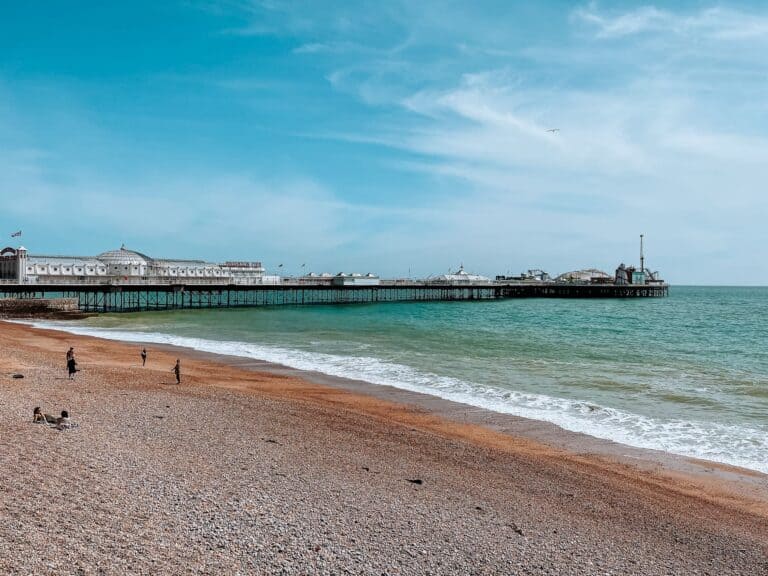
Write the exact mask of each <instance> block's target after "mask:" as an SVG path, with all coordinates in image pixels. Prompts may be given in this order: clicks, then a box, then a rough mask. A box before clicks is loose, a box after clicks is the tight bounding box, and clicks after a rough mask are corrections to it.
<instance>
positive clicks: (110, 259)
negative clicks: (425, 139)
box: [96, 246, 152, 265]
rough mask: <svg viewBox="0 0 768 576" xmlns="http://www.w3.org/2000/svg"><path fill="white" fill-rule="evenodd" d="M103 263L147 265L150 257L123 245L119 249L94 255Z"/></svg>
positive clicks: (150, 259)
mask: <svg viewBox="0 0 768 576" xmlns="http://www.w3.org/2000/svg"><path fill="white" fill-rule="evenodd" d="M96 258H97V259H99V260H101V261H102V262H104V263H105V264H138V265H147V264H149V263H150V262H151V261H152V258H150V257H149V256H147V255H145V254H142V253H141V252H134V251H133V250H128V249H127V248H126V247H125V246H121V247H120V249H119V250H110V251H108V252H103V253H101V254H99V255H98V256H96Z"/></svg>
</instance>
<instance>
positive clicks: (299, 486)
mask: <svg viewBox="0 0 768 576" xmlns="http://www.w3.org/2000/svg"><path fill="white" fill-rule="evenodd" d="M70 346H73V347H74V349H75V354H76V357H77V360H78V363H79V367H80V368H81V370H82V371H81V372H79V373H78V374H77V375H76V378H75V380H74V381H72V382H71V381H69V380H67V377H66V372H65V369H64V366H65V362H64V354H65V352H66V350H67V349H68V348H69V347H70ZM0 347H1V348H2V350H3V354H2V358H0V375H1V376H0V386H1V388H2V394H3V398H4V402H3V408H2V416H1V417H0V426H2V434H3V437H4V439H5V442H3V444H2V447H1V448H0V474H1V475H2V479H1V480H0V486H2V497H0V510H1V511H2V512H1V518H2V522H0V571H1V572H2V573H5V574H28V573H36V574H126V573H130V574H157V573H163V574H201V573H202V574H344V573H348V574H768V477H766V476H765V475H763V474H760V473H759V472H755V471H749V470H746V469H739V468H734V467H730V466H726V465H720V464H714V463H712V462H705V461H700V460H695V459H692V458H685V457H674V456H671V455H668V454H665V453H660V452H654V451H650V450H642V449H630V448H627V447H623V446H621V445H617V444H614V443H610V442H606V441H598V440H596V439H593V438H590V437H588V436H584V435H581V434H576V433H572V432H566V431H564V430H562V429H560V428H557V427H556V426H554V425H551V424H547V425H544V424H542V423H537V422H535V421H530V420H525V419H522V418H515V417H512V416H508V415H498V414H495V413H492V412H489V411H486V410H481V409H479V408H471V407H464V408H462V407H461V405H459V404H457V403H451V402H448V401H446V400H441V399H437V398H433V397H427V396H423V395H418V394H414V393H408V392H407V391H403V390H391V389H387V388H386V387H381V386H379V387H376V386H374V385H366V384H365V383H359V382H354V381H344V380H343V379H332V378H327V377H322V376H321V375H317V374H314V375H313V374H309V373H307V374H303V373H301V372H300V371H296V370H286V369H281V368H279V367H276V366H271V365H266V364H264V363H258V362H255V361H250V360H246V359H237V358H232V357H225V356H218V355H214V354H205V353H200V352H194V351H191V350H185V349H181V348H173V347H170V346H157V345H152V346H151V347H149V359H148V362H147V366H146V367H144V368H142V367H141V365H140V364H141V360H140V357H139V352H140V350H141V345H138V344H136V343H122V342H116V341H107V340H100V339H97V338H92V337H87V336H74V335H72V334H67V333H63V332H56V331H51V330H40V329H36V328H31V327H28V326H25V325H20V324H12V323H7V322H2V323H0ZM176 358H180V359H181V364H182V383H181V385H176V384H175V378H174V375H173V373H172V371H171V369H172V367H173V365H174V362H175V360H176ZM16 373H19V374H23V375H24V378H23V379H13V378H12V377H11V376H12V374H16ZM35 406H41V407H42V408H43V410H44V411H45V412H49V413H54V414H58V413H59V412H60V411H61V410H68V411H69V412H70V415H71V417H72V419H73V421H74V422H76V423H77V424H78V426H77V427H76V428H74V429H72V430H68V431H57V430H55V429H53V428H52V427H48V426H44V425H35V424H32V422H31V420H32V409H33V407H35Z"/></svg>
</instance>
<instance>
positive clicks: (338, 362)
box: [59, 287, 768, 472]
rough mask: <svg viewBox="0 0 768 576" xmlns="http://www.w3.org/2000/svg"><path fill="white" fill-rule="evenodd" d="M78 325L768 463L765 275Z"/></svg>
mask: <svg viewBox="0 0 768 576" xmlns="http://www.w3.org/2000/svg"><path fill="white" fill-rule="evenodd" d="M59 327H61V326H60V325H59ZM67 329H69V330H72V331H77V332H81V333H90V334H97V335H101V336H107V337H113V338H119V339H131V340H144V341H157V342H170V343H176V344H181V345H187V346H193V347H195V348H199V349H204V350H209V351H214V352H223V353H227V354H234V355H243V356H250V357H256V358H261V359H264V360H268V361H272V362H279V363H283V364H287V365H290V366H294V367H297V368H303V369H313V370H319V371H322V372H326V373H328V374H334V375H339V376H350V377H354V378H361V379H364V380H368V381H371V382H374V383H379V384H391V385H394V386H398V387H402V388H407V389H411V390H418V391H422V392H427V393H430V394H435V395H438V396H442V397H445V398H450V399H454V400H459V401H463V402H467V403H469V404H474V405H478V406H483V407H486V408H490V409H492V410H497V411H499V412H507V413H512V414H518V415H522V416H527V417H531V418H537V419H543V420H548V421H550V422H554V423H556V424H559V425H560V426H563V427H564V428H567V429H571V430H576V431H581V432H586V433H588V434H592V435H594V436H599V437H603V438H609V439H613V440H617V441H619V442H623V443H626V444H631V445H634V446H641V447H648V448H658V449H662V450H667V451H670V452H675V453H679V454H686V455H691V456H697V457H701V458H706V459H711V460H715V461H720V462H726V463H732V464H737V465H741V466H745V467H748V468H752V469H755V470H761V471H763V472H768V462H766V458H765V456H766V454H768V440H767V436H766V433H768V288H710V287H708V288H696V287H673V288H671V290H670V296H669V297H668V298H664V299H627V300H610V299H609V300H565V299H563V300H559V299H525V300H524V299H521V300H505V301H498V302H493V301H485V302H446V303H392V304H372V305H348V306H314V307H309V306H308V307H294V308H279V307H276V308H260V309H237V310H200V311H181V312H151V313H143V314H127V315H126V314H123V315H105V316H99V317H95V318H89V319H87V320H85V321H82V322H79V323H78V324H77V325H71V324H70V325H68V326H67Z"/></svg>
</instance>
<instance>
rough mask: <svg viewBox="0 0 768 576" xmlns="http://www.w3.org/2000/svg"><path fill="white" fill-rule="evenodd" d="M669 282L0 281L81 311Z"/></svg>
mask: <svg viewBox="0 0 768 576" xmlns="http://www.w3.org/2000/svg"><path fill="white" fill-rule="evenodd" d="M668 288H669V287H668V285H666V284H663V285H632V284H628V285H613V284H587V285H582V284H557V283H549V282H542V283H535V284H534V283H519V284H514V283H491V284H473V285H448V284H430V283H423V282H388V283H382V284H380V285H378V286H333V285H321V284H298V283H283V284H277V285H266V284H254V285H237V284H222V285H211V284H114V285H109V284H106V285H105V284H82V285H81V284H77V285H71V284H69V285H67V284H0V298H76V299H77V301H78V307H79V310H80V311H81V312H138V311H145V310H179V309H195V308H235V307H246V306H285V305H292V306H297V305H309V304H353V303H361V304H362V303H375V302H408V301H452V300H499V299H504V298H638V297H644V298H648V297H661V296H666V295H667V293H668Z"/></svg>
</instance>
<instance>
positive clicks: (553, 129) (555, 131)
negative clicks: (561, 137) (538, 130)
mask: <svg viewBox="0 0 768 576" xmlns="http://www.w3.org/2000/svg"><path fill="white" fill-rule="evenodd" d="M546 132H552V134H557V133H558V132H560V128H549V129H548V130H546Z"/></svg>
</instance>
